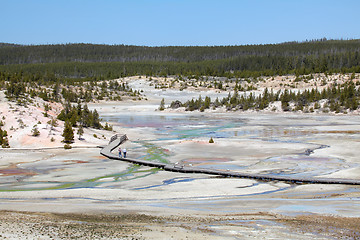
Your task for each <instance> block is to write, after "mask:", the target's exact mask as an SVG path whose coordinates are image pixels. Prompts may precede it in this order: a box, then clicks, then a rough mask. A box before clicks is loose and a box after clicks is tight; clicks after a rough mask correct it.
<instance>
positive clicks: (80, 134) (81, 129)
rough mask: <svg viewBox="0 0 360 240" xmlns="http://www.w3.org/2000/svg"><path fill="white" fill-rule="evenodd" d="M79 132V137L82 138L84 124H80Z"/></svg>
mask: <svg viewBox="0 0 360 240" xmlns="http://www.w3.org/2000/svg"><path fill="white" fill-rule="evenodd" d="M77 134H78V135H79V139H80V140H81V136H82V135H83V134H84V128H83V126H82V125H80V126H79V129H78V130H77Z"/></svg>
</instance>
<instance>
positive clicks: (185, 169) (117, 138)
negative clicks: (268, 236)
mask: <svg viewBox="0 0 360 240" xmlns="http://www.w3.org/2000/svg"><path fill="white" fill-rule="evenodd" d="M127 140H128V138H127V136H126V135H120V134H116V135H114V136H112V137H111V139H110V142H109V145H107V146H106V147H104V148H103V149H102V150H101V151H100V153H101V154H102V155H103V156H105V157H107V158H109V159H114V160H121V161H126V162H130V163H133V164H138V165H143V166H148V167H156V168H160V169H163V170H165V171H170V172H180V173H201V174H210V175H219V176H223V177H236V178H248V179H257V180H262V181H284V182H291V183H313V184H315V183H316V184H346V185H360V179H340V178H299V177H292V176H277V175H271V174H266V175H265V174H250V173H238V172H231V171H223V170H215V169H204V168H197V167H190V166H179V165H177V164H166V163H159V162H151V161H146V160H139V159H131V158H123V157H119V156H117V155H115V154H113V153H112V152H111V151H113V150H114V149H115V148H117V147H118V146H120V145H121V144H122V143H124V142H125V141H127Z"/></svg>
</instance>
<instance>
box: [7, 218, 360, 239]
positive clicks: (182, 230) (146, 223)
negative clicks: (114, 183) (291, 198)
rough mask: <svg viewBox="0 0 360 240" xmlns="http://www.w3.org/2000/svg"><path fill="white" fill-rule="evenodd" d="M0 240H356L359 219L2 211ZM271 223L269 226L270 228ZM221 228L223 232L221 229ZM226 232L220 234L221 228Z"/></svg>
mask: <svg viewBox="0 0 360 240" xmlns="http://www.w3.org/2000/svg"><path fill="white" fill-rule="evenodd" d="M0 219H1V223H0V238H1V239H235V238H236V239H238V238H240V239H249V238H251V239H314V238H316V239H329V238H339V239H359V237H360V229H359V228H358V226H359V224H360V218H344V217H334V216H317V215H304V216H297V217H284V216H281V215H271V214H266V213H258V214H237V215H232V216H227V215H224V216H207V217H194V216H151V215H145V214H136V213H128V214H123V215H112V214H96V215H95V214H58V213H37V212H11V211H1V215H0ZM270 223H271V224H272V225H270ZM224 225H226V227H224ZM219 226H220V227H221V229H222V231H224V230H226V233H225V234H223V235H221V236H219V234H221V233H220V232H219V229H220V227H219Z"/></svg>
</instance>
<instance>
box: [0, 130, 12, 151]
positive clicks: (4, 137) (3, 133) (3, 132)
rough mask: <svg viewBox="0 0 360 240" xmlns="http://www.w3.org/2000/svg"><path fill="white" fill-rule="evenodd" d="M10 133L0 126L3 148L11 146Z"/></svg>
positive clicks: (0, 141) (0, 142) (0, 140)
mask: <svg viewBox="0 0 360 240" xmlns="http://www.w3.org/2000/svg"><path fill="white" fill-rule="evenodd" d="M7 137H8V134H7V132H6V130H2V129H1V126H0V145H1V147H2V148H9V147H10V145H9V140H8V138H7Z"/></svg>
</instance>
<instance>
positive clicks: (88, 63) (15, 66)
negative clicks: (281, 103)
mask: <svg viewBox="0 0 360 240" xmlns="http://www.w3.org/2000/svg"><path fill="white" fill-rule="evenodd" d="M359 51H360V40H318V41H308V42H301V43H296V42H291V43H282V44H267V45H246V46H203V47H181V46H171V47H170V46H169V47H146V46H126V45H94V44H65V45H14V44H0V70H3V71H10V72H18V71H26V72H34V73H35V72H39V71H40V72H50V73H54V74H58V75H61V76H65V77H92V78H100V79H101V78H114V77H120V76H129V75H136V74H146V75H186V74H189V75H190V74H193V75H212V76H215V75H216V76H227V75H232V76H247V75H250V76H251V75H254V74H255V75H277V74H288V73H298V74H307V73H313V72H360V56H359Z"/></svg>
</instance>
